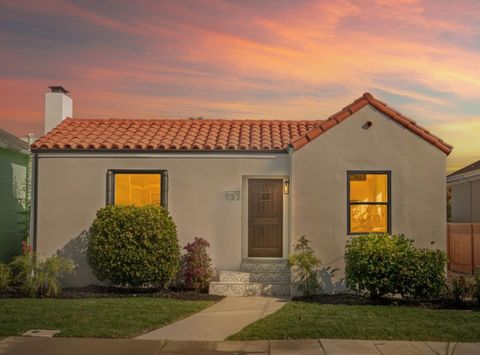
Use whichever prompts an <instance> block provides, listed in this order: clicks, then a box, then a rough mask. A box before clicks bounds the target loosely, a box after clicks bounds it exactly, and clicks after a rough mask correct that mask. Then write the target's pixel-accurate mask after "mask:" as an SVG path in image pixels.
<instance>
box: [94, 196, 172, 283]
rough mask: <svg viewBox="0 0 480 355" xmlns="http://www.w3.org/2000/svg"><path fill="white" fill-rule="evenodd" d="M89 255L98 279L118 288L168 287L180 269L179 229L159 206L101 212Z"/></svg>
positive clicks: (128, 207) (124, 207) (109, 208)
mask: <svg viewBox="0 0 480 355" xmlns="http://www.w3.org/2000/svg"><path fill="white" fill-rule="evenodd" d="M87 253H88V261H89V264H90V266H91V267H92V270H93V272H94V273H95V275H96V276H97V278H98V279H99V280H101V281H104V280H107V281H109V282H110V283H112V284H114V285H118V286H127V285H130V286H145V285H151V284H156V285H160V286H165V285H166V284H168V283H169V282H170V281H171V280H172V279H173V278H174V277H175V275H176V273H177V271H178V269H179V261H180V250H179V246H178V240H177V230H176V226H175V223H174V222H173V219H172V218H171V217H170V215H169V213H168V211H167V210H166V209H164V208H162V207H160V206H154V205H150V206H143V207H135V206H107V207H105V208H102V209H100V210H99V211H98V212H97V216H96V218H95V220H94V221H93V224H92V226H91V228H90V238H89V244H88V252H87Z"/></svg>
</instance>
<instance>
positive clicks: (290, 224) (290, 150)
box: [288, 146, 295, 256]
mask: <svg viewBox="0 0 480 355" xmlns="http://www.w3.org/2000/svg"><path fill="white" fill-rule="evenodd" d="M294 151H295V150H294V149H293V147H291V146H290V147H288V165H289V166H288V175H289V176H290V178H289V180H290V182H289V185H290V187H289V189H290V191H289V192H290V196H289V198H288V204H289V206H288V210H289V212H290V213H289V214H288V218H289V221H288V256H290V254H291V252H292V244H293V235H292V233H293V230H294V229H293V213H294V212H295V211H294V210H293V199H294V198H295V196H294V192H293V180H294V177H293V153H294Z"/></svg>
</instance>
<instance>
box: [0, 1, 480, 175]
mask: <svg viewBox="0 0 480 355" xmlns="http://www.w3.org/2000/svg"><path fill="white" fill-rule="evenodd" d="M479 13H480V3H479V2H477V1H475V0H461V1H455V2H451V3H448V4H446V3H442V4H441V3H439V2H438V1H435V0H430V1H420V0H401V1H399V0H365V1H364V0H362V1H360V0H358V1H350V0H349V1H346V0H340V1H335V2H332V1H313V0H302V1H298V2H294V3H292V2H280V1H268V0H265V1H262V2H228V1H221V0H198V1H195V0H191V1H182V2H154V1H147V0H145V1H140V2H135V3H127V2H125V3H121V2H119V3H118V4H117V5H116V7H115V8H108V7H107V6H105V4H102V3H100V2H99V3H89V4H82V3H77V2H75V3H74V2H72V1H57V0H46V1H34V2H29V4H28V5H27V4H25V3H21V2H20V3H15V2H10V3H5V4H3V3H2V13H0V50H1V52H2V58H1V59H0V61H2V63H1V64H2V65H0V94H1V97H2V101H1V102H0V123H1V124H2V126H4V127H6V128H7V129H10V130H13V131H14V132H15V133H18V134H24V133H26V132H27V131H29V130H33V131H36V132H37V133H39V132H40V130H41V127H42V126H43V124H42V116H43V92H44V90H45V88H46V86H47V85H49V84H63V85H65V86H66V87H67V88H68V89H70V90H71V91H72V94H73V96H74V98H75V103H74V106H75V107H74V113H75V115H77V116H83V117H112V116H115V117H189V116H198V115H203V116H206V117H224V118H234V117H235V118H240V117H241V118H243V117H247V118H277V119H287V118H299V119H300V118H304V119H312V118H324V117H327V116H329V115H330V114H331V113H333V112H335V111H337V110H338V109H339V108H341V107H343V106H344V105H346V104H347V103H349V102H350V101H351V100H353V99H354V98H356V97H357V96H359V95H360V94H361V93H363V92H364V91H371V92H372V93H374V94H375V95H377V96H379V97H380V98H382V99H384V100H385V101H387V102H389V104H391V105H392V106H394V107H395V108H397V109H399V110H400V111H403V112H404V113H405V114H407V115H409V116H411V117H412V118H414V119H415V120H417V121H418V122H419V123H420V124H422V125H424V126H426V127H428V128H430V129H432V131H433V132H434V133H436V134H438V135H440V136H441V137H442V138H444V139H445V140H446V141H449V140H452V141H451V142H450V143H452V144H454V145H455V151H454V154H452V158H449V159H450V161H451V162H450V163H449V164H450V167H453V166H458V165H460V164H463V162H465V163H468V160H475V159H480V156H479V154H480V153H475V152H480V149H479V147H478V145H476V143H475V142H473V141H472V139H473V136H472V135H471V130H472V129H478V128H479V127H478V123H477V122H478V121H479V120H480V113H479V111H480V104H479V102H480V97H479V95H480V94H479V93H480V66H479V65H478V63H480V46H479V45H478V43H477V42H478V37H479V36H480V26H479V25H478V23H479V18H478V14H479ZM29 124H30V126H29Z"/></svg>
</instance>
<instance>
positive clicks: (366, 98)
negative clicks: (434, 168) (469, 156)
mask: <svg viewBox="0 0 480 355" xmlns="http://www.w3.org/2000/svg"><path fill="white" fill-rule="evenodd" d="M368 104H369V105H371V106H372V107H374V108H375V109H377V110H378V111H380V112H382V113H383V114H384V115H386V116H388V117H389V118H391V119H392V120H394V121H396V122H397V123H399V124H401V125H402V126H404V127H405V128H407V129H408V130H409V131H411V132H412V133H415V134H416V135H417V136H419V137H421V138H423V139H424V140H426V141H427V142H429V143H430V144H432V145H434V146H435V147H437V148H438V149H440V150H441V151H442V152H444V153H445V154H447V155H448V154H450V152H451V151H452V149H453V146H452V145H450V144H448V143H445V142H444V141H443V140H442V139H440V138H439V137H437V136H435V135H434V134H432V133H430V131H428V130H427V129H426V128H424V127H422V126H420V125H418V124H417V123H416V122H415V121H414V120H412V119H411V118H408V117H407V116H405V115H403V114H401V113H400V112H398V111H397V110H395V109H393V108H392V107H390V106H389V105H387V104H386V103H384V102H382V101H380V100H378V99H376V98H375V97H374V96H373V95H372V94H371V93H369V92H365V93H364V94H363V95H362V96H360V97H359V98H357V99H356V100H355V101H353V102H352V103H351V104H349V105H347V106H345V107H344V108H343V109H342V110H341V111H339V112H337V113H335V114H333V115H332V116H330V117H329V118H328V119H327V120H326V121H324V122H322V123H321V124H320V125H319V126H318V127H315V128H313V129H312V130H311V131H310V132H309V133H308V134H306V135H305V136H304V137H300V138H298V139H296V140H294V141H292V143H291V145H292V146H293V148H294V149H295V150H298V149H300V148H302V147H303V146H304V145H305V144H307V143H308V142H310V141H312V140H313V139H315V138H317V137H318V136H320V135H321V134H323V133H324V132H326V131H327V130H329V129H330V128H332V127H334V126H336V125H337V124H339V123H340V122H342V121H344V120H345V119H347V118H348V117H350V116H351V115H353V114H354V113H355V112H357V111H358V110H360V109H362V108H363V107H364V106H366V105H368Z"/></svg>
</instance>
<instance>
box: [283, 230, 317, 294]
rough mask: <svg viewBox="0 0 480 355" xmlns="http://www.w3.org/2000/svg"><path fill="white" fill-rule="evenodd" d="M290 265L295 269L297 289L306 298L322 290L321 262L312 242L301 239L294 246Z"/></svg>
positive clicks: (303, 237) (304, 238)
mask: <svg viewBox="0 0 480 355" xmlns="http://www.w3.org/2000/svg"><path fill="white" fill-rule="evenodd" d="M288 264H289V266H291V267H292V268H293V271H294V275H295V277H296V281H295V283H296V285H297V289H298V290H299V291H300V292H302V293H303V295H304V296H310V295H312V294H314V293H315V292H317V291H318V290H319V289H320V283H319V281H318V278H319V270H318V267H319V266H320V265H321V260H320V259H319V258H318V257H317V256H316V255H315V252H314V250H313V249H312V247H311V246H310V240H308V239H307V238H306V237H305V236H302V237H300V239H298V241H297V242H296V243H295V245H294V246H293V254H291V255H290V256H289V257H288Z"/></svg>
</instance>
